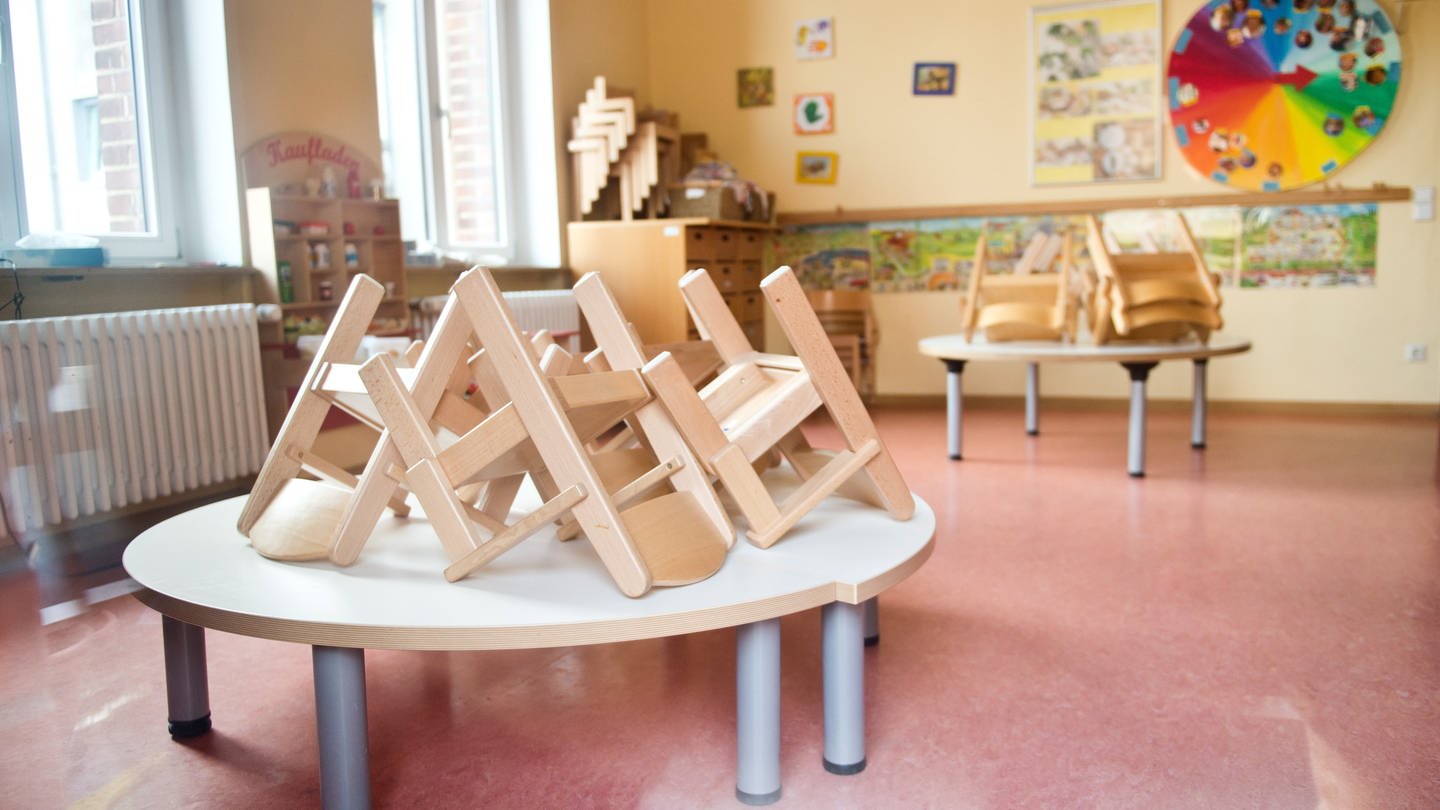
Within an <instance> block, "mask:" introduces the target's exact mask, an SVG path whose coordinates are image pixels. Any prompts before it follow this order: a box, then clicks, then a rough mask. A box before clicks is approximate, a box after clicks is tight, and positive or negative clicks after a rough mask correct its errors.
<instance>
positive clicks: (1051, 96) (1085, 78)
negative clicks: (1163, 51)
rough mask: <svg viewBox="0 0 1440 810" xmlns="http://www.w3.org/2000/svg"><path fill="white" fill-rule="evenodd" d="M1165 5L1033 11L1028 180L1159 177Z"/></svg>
mask: <svg viewBox="0 0 1440 810" xmlns="http://www.w3.org/2000/svg"><path fill="white" fill-rule="evenodd" d="M1163 96H1164V93H1163V92H1162V87H1161V83H1160V4H1159V3H1157V2H1156V0H1095V2H1086V3H1074V4H1071V5H1065V6H1051V7H1041V8H1031V9H1030V182H1031V183H1032V184H1033V185H1037V186H1048V185H1060V184H1066V183H1102V182H1116V181H1126V180H1155V179H1158V178H1159V177H1160V155H1161V153H1162V151H1163V147H1162V144H1161V141H1160V126H1161V122H1160V116H1161V107H1160V103H1161V102H1160V100H1161V98H1162V97H1163Z"/></svg>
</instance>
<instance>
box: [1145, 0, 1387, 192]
mask: <svg viewBox="0 0 1440 810" xmlns="http://www.w3.org/2000/svg"><path fill="white" fill-rule="evenodd" d="M1166 89H1167V95H1168V97H1169V98H1168V102H1169V107H1170V125H1171V127H1172V130H1173V132H1174V133H1175V142H1176V143H1177V144H1178V145H1179V147H1180V153H1181V154H1182V155H1183V156H1184V157H1185V161H1186V162H1187V163H1189V164H1190V165H1191V166H1192V167H1193V168H1194V169H1195V170H1196V171H1197V172H1199V173H1200V175H1201V176H1203V177H1208V178H1210V179H1212V180H1214V181H1215V182H1217V183H1224V184H1225V185H1228V186H1233V187H1236V188H1243V189H1248V190H1250V191H1281V190H1284V189H1291V188H1300V187H1301V186H1305V185H1309V184H1311V183H1315V182H1318V181H1321V180H1324V179H1325V178H1327V177H1329V176H1330V175H1331V174H1333V173H1334V172H1336V171H1338V170H1339V169H1340V168H1341V167H1342V166H1344V165H1345V164H1346V163H1348V162H1349V161H1350V160H1351V159H1352V158H1354V157H1355V155H1357V154H1359V153H1360V152H1361V150H1363V149H1365V147H1367V146H1369V145H1370V143H1371V142H1372V141H1374V140H1375V138H1376V136H1378V135H1379V134H1380V130H1381V129H1382V128H1383V127H1384V126H1385V122H1386V121H1387V120H1389V118H1390V116H1391V113H1392V110H1393V109H1394V107H1395V99H1396V96H1397V94H1398V93H1399V89H1400V35H1399V34H1398V33H1397V32H1396V31H1395V28H1394V26H1393V25H1391V23H1390V18H1389V17H1387V16H1386V15H1385V11H1384V10H1383V9H1381V8H1380V6H1379V5H1377V4H1376V3H1375V0H1343V2H1332V1H1329V0H1317V1H1316V2H1313V3H1312V2H1309V1H1308V0H1293V2H1290V1H1289V0H1287V2H1284V3H1278V2H1254V3H1250V2H1242V1H1241V0H1230V2H1221V1H1220V0H1212V2H1210V3H1207V4H1206V5H1204V6H1202V7H1201V8H1200V10H1199V11H1197V12H1196V13H1195V16H1193V17H1191V18H1190V21H1189V22H1188V23H1187V24H1186V26H1185V28H1184V29H1182V30H1181V31H1180V34H1179V36H1178V37H1176V39H1175V47H1174V48H1173V49H1172V51H1171V53H1170V66H1169V77H1168V79H1167V81H1166Z"/></svg>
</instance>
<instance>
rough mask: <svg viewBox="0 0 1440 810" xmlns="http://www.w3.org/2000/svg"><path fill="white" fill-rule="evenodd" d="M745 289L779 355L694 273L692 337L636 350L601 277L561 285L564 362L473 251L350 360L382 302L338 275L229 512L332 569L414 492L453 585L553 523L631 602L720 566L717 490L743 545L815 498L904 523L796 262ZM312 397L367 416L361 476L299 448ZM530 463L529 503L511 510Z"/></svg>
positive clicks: (904, 505) (309, 430)
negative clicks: (770, 315) (577, 316)
mask: <svg viewBox="0 0 1440 810" xmlns="http://www.w3.org/2000/svg"><path fill="white" fill-rule="evenodd" d="M762 288H763V289H764V290H765V292H766V296H767V298H768V299H769V300H770V302H771V306H772V308H773V309H774V311H775V314H776V317H777V319H778V320H779V321H780V323H781V326H782V328H784V330H785V331H786V334H787V336H788V337H789V338H790V341H791V343H792V345H794V346H795V347H796V352H797V353H796V355H795V356H789V355H769V354H764V353H761V352H757V351H755V350H754V349H752V348H751V347H750V345H749V344H748V342H746V340H745V337H744V333H743V332H742V331H741V330H740V327H739V325H738V324H737V323H735V321H734V319H733V316H731V315H730V313H729V310H728V308H726V307H725V305H724V302H723V300H722V299H721V297H720V294H719V292H718V290H716V289H715V287H714V285H713V283H710V281H709V276H708V275H707V274H705V272H704V271H694V272H692V273H691V274H689V275H687V276H686V278H685V279H684V281H683V282H682V290H683V292H684V293H685V297H686V300H687V304H688V305H689V306H690V308H691V311H692V313H693V314H694V318H695V321H696V323H697V325H698V326H699V328H700V332H701V335H702V337H704V338H705V341H704V342H703V343H699V344H693V345H676V346H670V347H646V346H643V345H642V344H641V343H640V342H639V340H638V339H637V338H636V336H635V334H634V331H633V329H631V328H630V326H629V324H628V323H627V321H626V320H625V318H624V315H623V313H621V312H620V310H619V308H618V306H616V305H615V302H614V299H613V297H611V296H610V294H609V291H608V290H606V289H605V288H604V284H603V282H602V281H601V280H600V278H599V277H598V276H595V275H594V274H591V275H590V276H587V277H586V278H584V279H582V280H581V281H580V283H579V284H577V285H576V296H577V299H578V300H579V301H580V303H581V308H582V311H583V312H584V314H585V317H586V319H587V321H589V323H590V325H591V329H592V331H593V332H594V334H595V337H596V341H597V344H598V347H597V349H596V351H595V352H592V354H591V355H590V356H588V357H587V358H585V359H584V360H583V361H582V360H581V358H577V357H572V356H570V355H569V354H568V353H567V352H565V350H564V349H563V348H561V347H560V346H558V345H555V344H554V343H553V341H547V340H545V336H544V335H536V336H532V337H528V338H527V337H526V336H525V334H524V333H523V332H521V330H520V329H519V327H518V326H517V325H516V323H515V320H514V318H513V316H512V315H511V313H510V312H509V308H508V307H507V305H506V303H505V301H504V298H503V297H502V296H501V293H500V290H499V288H498V287H497V286H496V284H495V281H494V279H493V277H492V276H491V275H490V273H489V272H488V271H486V270H485V269H483V268H474V269H472V270H470V271H468V272H467V273H465V274H463V275H462V276H461V277H460V278H459V279H458V280H457V281H456V283H455V285H454V286H453V287H452V288H451V291H450V294H449V299H448V301H447V302H446V304H445V307H444V309H443V311H442V312H441V314H440V317H439V319H438V320H437V322H436V325H435V328H434V330H433V331H432V333H431V335H430V337H429V339H428V340H426V341H425V342H424V343H423V344H419V343H417V344H416V345H414V346H412V347H411V349H410V351H409V352H407V353H406V357H405V358H403V359H401V360H400V361H398V362H397V360H396V359H395V358H393V357H391V356H389V355H377V356H376V357H373V358H370V359H369V360H368V361H366V362H364V363H363V364H360V365H357V364H356V363H355V354H356V351H357V349H358V347H359V341H360V339H361V337H363V334H364V330H365V328H366V326H367V325H368V324H369V322H370V318H371V316H372V315H373V310H374V309H375V307H376V306H378V302H379V301H380V300H381V299H383V288H382V287H381V286H380V285H379V284H378V283H376V282H374V281H373V280H371V279H369V278H368V277H366V276H363V275H362V276H357V277H356V278H355V280H354V282H353V283H352V285H351V288H350V290H349V291H348V292H347V293H346V295H345V297H344V299H343V300H342V302H341V305H340V307H339V309H338V310H337V312H336V316H335V318H334V319H333V320H332V323H331V327H330V329H329V331H328V332H327V334H326V337H325V339H324V341H323V342H322V344H321V347H320V349H319V351H318V352H317V354H316V357H315V360H314V362H313V363H312V365H311V368H310V371H309V373H308V375H307V377H306V379H305V382H304V385H303V386H302V387H301V389H300V392H299V394H298V395H297V397H296V399H295V402H294V403H293V405H292V407H291V410H290V413H289V415H288V416H287V418H286V420H285V423H284V425H283V426H282V428H281V430H280V433H279V435H278V436H277V438H276V440H275V443H274V446H273V447H272V449H271V451H270V454H269V456H268V457H267V459H266V462H265V465H264V467H263V468H262V469H261V471H260V474H259V476H258V477H257V479H256V482H255V485H254V488H253V490H252V493H251V495H250V498H249V500H248V501H247V502H246V504H245V507H244V509H243V511H242V513H241V517H240V520H239V524H238V528H239V530H240V531H241V533H242V534H244V535H246V536H247V537H249V538H250V541H251V544H252V546H253V547H254V548H255V550H256V551H257V552H258V553H260V554H262V555H264V556H267V557H272V558H275V559H279V560H315V559H328V560H330V561H331V562H333V563H335V564H337V565H342V566H344V565H349V564H351V563H353V562H354V561H355V560H356V559H357V558H358V557H359V555H360V554H361V552H362V549H363V547H364V545H365V543H366V541H367V539H368V538H369V537H370V535H371V534H372V533H373V531H374V530H375V528H376V526H377V525H378V524H379V522H380V521H381V520H382V519H383V516H384V512H385V510H386V509H387V508H390V509H391V510H392V511H394V512H395V513H396V514H397V515H405V514H406V513H407V512H408V510H409V507H410V506H411V505H412V504H418V505H419V506H420V507H421V509H422V511H423V512H424V514H425V517H426V518H427V519H428V521H429V523H430V525H431V527H432V528H433V530H434V531H435V534H436V536H437V542H438V543H439V545H440V546H442V547H443V549H444V552H445V554H446V556H447V557H448V558H449V560H450V564H449V566H448V567H446V568H445V570H444V575H445V577H446V578H447V579H450V580H452V581H455V580H459V579H462V578H465V577H467V576H469V575H470V574H472V573H474V572H475V571H476V570H477V569H479V568H481V567H482V566H484V565H486V564H487V563H489V562H491V561H492V560H494V559H495V558H496V557H498V556H499V555H501V554H502V553H504V552H505V551H507V550H509V549H511V548H513V547H514V546H515V545H517V544H519V543H520V542H522V541H524V540H525V539H526V538H529V537H531V536H533V535H535V534H536V533H537V532H539V531H540V530H542V529H545V528H547V527H551V526H554V527H555V529H556V530H555V534H556V536H557V537H558V538H559V539H562V540H563V539H569V538H571V537H575V536H577V535H583V536H584V537H585V538H586V539H587V540H588V541H589V543H590V545H591V546H592V547H593V548H594V549H595V552H596V554H597V556H598V557H599V559H600V561H601V562H602V564H603V565H604V567H605V569H606V571H607V572H608V574H609V575H610V577H611V578H612V579H613V580H614V581H615V584H616V586H617V587H618V588H619V589H620V591H621V592H622V593H624V594H626V595H627V596H632V597H635V596H640V595H643V594H644V593H646V592H648V591H649V590H650V589H651V588H652V587H654V586H657V585H661V586H674V585H684V584H687V583H691V582H696V581H699V580H702V579H705V578H707V577H709V576H710V575H712V574H713V573H715V572H716V571H717V570H719V568H720V567H721V566H722V565H723V564H724V561H725V557H726V555H727V552H728V550H729V549H730V547H731V545H732V544H733V543H734V540H735V529H734V525H733V524H732V522H731V518H730V515H729V514H728V513H727V511H726V505H727V504H728V505H729V506H731V507H732V508H733V510H734V511H735V513H736V514H737V515H738V516H739V517H741V518H743V519H744V521H745V522H746V524H747V525H746V535H747V537H748V539H749V540H750V542H751V543H753V544H754V545H757V546H760V547H768V546H770V545H771V544H773V543H775V542H776V541H777V540H779V539H780V538H781V537H782V536H783V535H784V534H785V533H786V532H787V531H789V530H790V529H791V528H793V527H794V526H795V524H796V523H798V522H799V521H800V520H801V519H803V517H804V516H805V514H807V513H808V512H809V511H810V510H811V509H813V508H814V507H815V506H816V505H817V504H818V503H819V502H820V501H821V500H822V499H824V498H825V497H827V496H829V495H831V494H832V493H840V494H843V495H848V496H851V497H855V498H857V499H860V500H864V501H866V502H869V503H874V504H878V505H880V506H883V507H884V508H885V509H887V510H888V511H889V512H890V513H891V515H892V516H894V517H895V518H896V519H897V520H906V519H909V517H910V516H911V514H912V513H913V511H914V503H913V500H912V498H911V495H910V492H909V489H908V488H907V487H906V486H905V483H904V480H903V478H902V477H901V476H900V473H899V470H898V469H897V468H896V467H895V465H894V462H893V461H892V460H891V458H890V455H889V453H888V451H887V450H886V449H885V446H884V444H883V442H882V441H881V440H880V438H879V436H878V435H877V434H876V432H875V428H874V425H873V423H872V422H871V421H870V418H869V415H868V414H867V413H866V412H865V409H864V406H863V404H862V403H861V400H860V397H859V394H858V393H857V392H856V390H855V387H854V385H853V384H852V382H851V378H850V376H849V375H848V374H847V373H846V371H845V369H844V368H843V367H842V365H841V362H840V360H839V359H838V358H837V356H836V354H835V351H834V350H833V349H832V347H831V344H830V342H829V340H828V338H827V337H826V335H825V331H824V329H823V328H822V326H821V324H820V322H819V321H818V319H817V318H816V316H815V313H814V312H813V311H812V310H811V309H810V307H809V306H808V305H807V304H806V302H805V296H804V292H803V291H802V290H801V289H800V286H799V283H798V282H797V281H796V280H795V277H794V275H793V274H792V273H791V272H790V271H789V269H788V268H782V269H781V270H779V271H776V273H774V274H772V275H771V277H770V278H768V279H766V281H765V283H764V284H763V285H762ZM652 358H653V359H652ZM682 359H683V360H684V361H685V365H684V366H682V363H681V360H682ZM711 378H713V379H711ZM706 379H710V382H709V383H708V384H706V385H705V387H704V388H703V389H701V390H700V391H697V390H696V388H695V385H696V384H697V383H699V382H701V381H703V380H706ZM821 407H823V408H824V409H825V410H826V411H827V412H828V414H829V415H830V417H831V420H832V421H833V422H834V424H835V426H836V428H837V429H838V431H839V433H840V435H841V437H842V439H843V441H844V444H845V446H844V447H842V448H839V449H837V450H834V451H823V450H817V449H816V448H814V447H812V446H811V445H810V443H809V442H808V441H807V440H806V437H805V435H804V433H803V432H802V430H801V423H802V422H803V421H804V420H805V419H806V418H807V417H809V416H810V415H811V414H812V413H813V412H815V411H817V410H819V409H820V408H821ZM331 409H339V410H342V411H343V412H345V413H347V414H351V415H353V416H355V417H356V418H358V419H360V420H361V421H362V422H364V423H365V424H367V425H370V426H372V427H374V428H375V429H376V430H378V431H379V432H380V436H379V440H378V441H377V443H376V446H375V449H374V451H373V452H372V453H371V456H370V459H369V461H368V462H367V463H366V465H365V467H364V469H363V470H361V471H360V473H359V474H358V475H356V474H352V473H350V472H348V471H345V470H343V469H340V468H339V467H338V466H337V465H334V464H331V463H329V462H327V461H325V460H324V459H321V458H319V457H317V456H316V455H315V454H314V452H313V450H312V449H311V448H312V446H313V445H314V442H315V437H316V435H317V434H318V432H319V429H320V425H321V423H322V422H323V421H324V419H325V417H326V416H327V414H328V413H329V412H330V411H331ZM782 459H783V460H784V461H787V462H788V463H789V464H790V466H791V467H792V468H793V471H794V473H795V476H796V477H798V478H799V479H800V480H801V483H800V485H799V486H798V488H796V489H795V490H794V491H793V492H792V493H790V494H789V495H787V496H785V497H782V498H781V499H780V500H779V501H778V502H777V501H776V499H775V497H774V496H772V495H771V494H770V492H769V489H768V485H769V482H768V480H767V479H768V476H766V475H763V474H762V473H763V471H764V470H765V468H766V467H767V466H769V465H772V464H774V463H777V462H778V461H780V460H782ZM527 478H528V479H529V480H530V482H531V483H532V484H533V487H534V489H535V491H536V492H537V493H538V495H539V497H540V500H541V505H540V506H539V507H538V508H535V509H533V510H530V511H529V512H528V513H525V514H520V515H518V517H517V516H516V515H515V514H513V513H514V506H515V504H516V500H517V494H518V493H519V491H520V488H521V486H522V484H523V482H524V481H525V480H526V479H527ZM317 479H319V480H317ZM722 493H723V499H722ZM537 542H538V541H537Z"/></svg>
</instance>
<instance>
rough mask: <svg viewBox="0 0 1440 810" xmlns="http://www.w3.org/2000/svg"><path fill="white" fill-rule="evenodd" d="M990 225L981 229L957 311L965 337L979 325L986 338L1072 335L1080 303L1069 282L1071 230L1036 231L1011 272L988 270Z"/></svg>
mask: <svg viewBox="0 0 1440 810" xmlns="http://www.w3.org/2000/svg"><path fill="white" fill-rule="evenodd" d="M987 235H988V228H986V229H982V230H981V232H980V240H979V242H978V243H977V244H976V246H975V264H974V266H973V267H972V268H971V270H970V288H969V294H968V295H967V296H966V297H965V305H964V309H963V310H962V312H961V318H960V319H961V327H962V329H963V330H964V334H965V339H966V340H973V339H974V334H975V331H976V330H977V329H978V330H979V331H980V332H981V334H983V335H984V336H985V339H986V340H989V341H992V342H998V341H1006V340H1070V341H1073V340H1074V339H1075V329H1076V323H1077V321H1078V309H1077V303H1076V296H1075V295H1074V294H1073V293H1072V291H1071V288H1070V273H1071V267H1070V257H1071V243H1070V232H1069V230H1066V231H1065V232H1064V233H1063V234H1048V233H1043V232H1041V233H1037V234H1035V236H1034V237H1033V238H1032V239H1031V240H1030V242H1029V244H1027V245H1026V248H1025V252H1024V253H1023V254H1021V256H1020V260H1019V261H1018V262H1016V265H1015V269H1014V272H1012V273H1010V274H1008V275H1002V274H998V273H994V272H991V267H990V261H989V240H988V239H987V238H986V237H987Z"/></svg>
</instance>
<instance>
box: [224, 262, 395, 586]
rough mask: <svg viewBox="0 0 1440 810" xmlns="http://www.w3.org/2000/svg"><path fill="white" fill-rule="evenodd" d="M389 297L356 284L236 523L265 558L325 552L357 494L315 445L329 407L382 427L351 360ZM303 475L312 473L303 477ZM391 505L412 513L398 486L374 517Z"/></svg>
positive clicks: (361, 280)
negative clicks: (358, 383) (319, 452)
mask: <svg viewBox="0 0 1440 810" xmlns="http://www.w3.org/2000/svg"><path fill="white" fill-rule="evenodd" d="M384 297H385V288H384V287H383V286H381V284H380V283H379V282H377V281H375V280H374V279H371V278H370V277H368V276H364V275H361V276H356V277H355V280H354V281H353V282H351V284H350V288H349V289H348V290H347V291H346V293H345V296H344V298H342V299H341V301H340V305H339V308H338V309H337V310H336V312H335V316H334V318H333V319H332V320H331V322H330V328H329V329H328V330H327V331H326V333H325V337H324V339H323V340H322V341H321V344H320V348H319V349H318V350H317V352H316V354H315V359H314V361H312V362H311V364H310V369H309V371H307V372H306V374H305V378H304V380H303V381H302V383H301V385H300V388H299V393H298V394H297V396H296V398H295V402H294V403H293V404H292V405H291V407H290V410H289V412H288V413H287V414H286V416H285V420H284V422H283V423H282V424H281V427H280V431H279V433H278V434H276V437H275V441H274V443H273V444H272V445H271V447H270V453H269V455H267V456H266V458H265V463H264V465H263V466H262V467H261V468H260V473H259V474H258V475H257V476H256V479H255V484H254V486H253V487H252V488H251V491H250V496H249V498H248V499H247V500H246V502H245V506H244V508H243V510H242V511H241V513H240V518H239V520H238V522H237V528H238V529H239V530H240V533H241V534H243V535H245V536H246V537H248V538H250V543H251V545H252V546H254V548H255V550H256V551H257V552H259V553H260V554H262V555H264V556H266V557H271V558H274V559H280V560H313V559H322V558H324V557H326V556H327V555H328V553H329V550H330V545H331V542H330V541H331V537H332V532H333V531H334V530H335V529H336V528H337V527H338V526H339V525H340V524H341V523H342V515H343V514H344V513H345V511H346V509H347V508H348V505H349V503H350V501H351V500H352V499H353V498H354V496H355V492H356V490H357V488H358V486H359V478H358V477H357V476H355V475H352V474H351V473H349V472H348V471H346V470H345V469H343V468H342V467H341V466H340V465H338V464H335V463H333V462H331V461H329V460H327V459H326V458H324V457H322V456H321V455H319V454H317V453H316V452H315V449H314V446H315V440H316V437H317V436H318V435H319V433H320V428H321V426H322V425H323V423H324V421H325V418H326V417H327V416H328V415H329V414H330V411H331V409H332V408H333V409H338V410H340V411H342V412H344V413H347V414H349V415H350V416H353V417H355V418H356V419H358V420H359V421H361V422H363V423H365V424H368V425H370V426H372V427H374V428H375V429H376V430H377V431H378V430H381V429H382V427H381V425H380V419H379V416H378V414H377V413H376V412H375V410H374V408H373V407H371V405H370V403H369V400H368V397H367V396H366V395H365V392H364V389H363V387H360V386H357V385H356V383H357V382H358V377H357V372H358V369H359V367H358V366H357V365H355V364H354V360H355V355H356V353H357V352H358V351H359V349H360V341H361V339H362V338H363V337H364V336H365V330H366V329H367V328H368V327H369V325H370V321H371V319H372V318H374V316H375V313H376V311H377V309H378V308H379V306H380V304H381V302H382V301H383V300H384ZM302 473H305V474H308V475H310V476H313V478H300V477H299V476H300V475H301V474H302ZM387 506H389V507H390V508H391V509H392V510H393V511H394V512H395V514H397V515H402V516H403V515H405V514H407V513H408V512H409V507H408V506H407V505H406V503H405V494H404V492H403V491H401V492H399V493H398V494H397V493H396V488H394V487H392V488H390V490H389V491H387V492H385V493H384V494H383V497H380V498H379V499H378V500H377V501H375V503H374V518H375V519H377V520H378V519H379V516H380V513H381V512H383V511H384V510H385V508H386V507H387ZM372 524H373V521H372Z"/></svg>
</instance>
